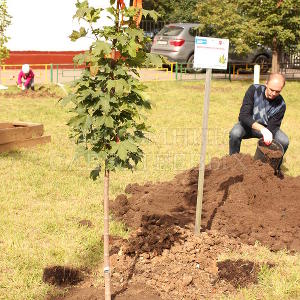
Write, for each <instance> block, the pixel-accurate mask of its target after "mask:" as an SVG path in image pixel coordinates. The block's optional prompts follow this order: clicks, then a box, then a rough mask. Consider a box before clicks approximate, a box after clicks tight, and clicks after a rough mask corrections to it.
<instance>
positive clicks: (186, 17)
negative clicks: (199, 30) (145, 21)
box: [143, 0, 199, 22]
mask: <svg viewBox="0 0 300 300" xmlns="http://www.w3.org/2000/svg"><path fill="white" fill-rule="evenodd" d="M198 2H199V0H144V1H143V6H144V7H145V9H153V10H155V11H156V12H158V13H159V14H160V17H159V19H160V20H162V21H166V22H194V21H196V20H197V16H195V15H194V14H193V13H194V11H195V8H196V4H197V3H198Z"/></svg>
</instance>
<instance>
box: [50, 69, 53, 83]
mask: <svg viewBox="0 0 300 300" xmlns="http://www.w3.org/2000/svg"><path fill="white" fill-rule="evenodd" d="M50 81H51V83H53V64H51V65H50Z"/></svg>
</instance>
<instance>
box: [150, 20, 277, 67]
mask: <svg viewBox="0 0 300 300" xmlns="http://www.w3.org/2000/svg"><path fill="white" fill-rule="evenodd" d="M198 26H199V24H197V23H172V24H168V25H165V26H164V27H163V28H162V30H161V31H160V32H158V34H157V35H156V36H155V37H154V39H153V43H152V46H151V53H156V54H160V55H163V56H165V57H166V58H167V59H168V60H169V61H170V62H178V63H184V64H187V69H188V70H190V71H192V70H193V64H194V48H195V36H196V35H199V36H210V35H211V34H210V32H201V33H200V32H199V30H197V29H196V28H197V27H198ZM271 59H272V52H271V50H270V49H268V48H264V47H258V48H257V49H255V50H254V51H252V52H251V53H250V54H248V55H247V56H242V55H237V54H234V53H233V52H232V50H230V51H229V59H228V60H229V62H230V63H231V64H246V63H257V64H260V65H261V66H262V71H267V70H268V68H269V66H270V63H271ZM198 71H200V70H198Z"/></svg>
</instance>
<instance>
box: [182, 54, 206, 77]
mask: <svg viewBox="0 0 300 300" xmlns="http://www.w3.org/2000/svg"><path fill="white" fill-rule="evenodd" d="M186 71H187V72H188V73H202V72H204V69H202V68H194V54H192V55H191V56H190V57H189V59H188V61H187V65H186Z"/></svg>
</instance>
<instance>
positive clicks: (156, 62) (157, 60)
mask: <svg viewBox="0 0 300 300" xmlns="http://www.w3.org/2000/svg"><path fill="white" fill-rule="evenodd" d="M146 55H147V58H146V61H145V65H146V66H147V67H150V66H155V67H161V66H162V58H161V57H160V56H159V55H157V54H154V53H147V54H146Z"/></svg>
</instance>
